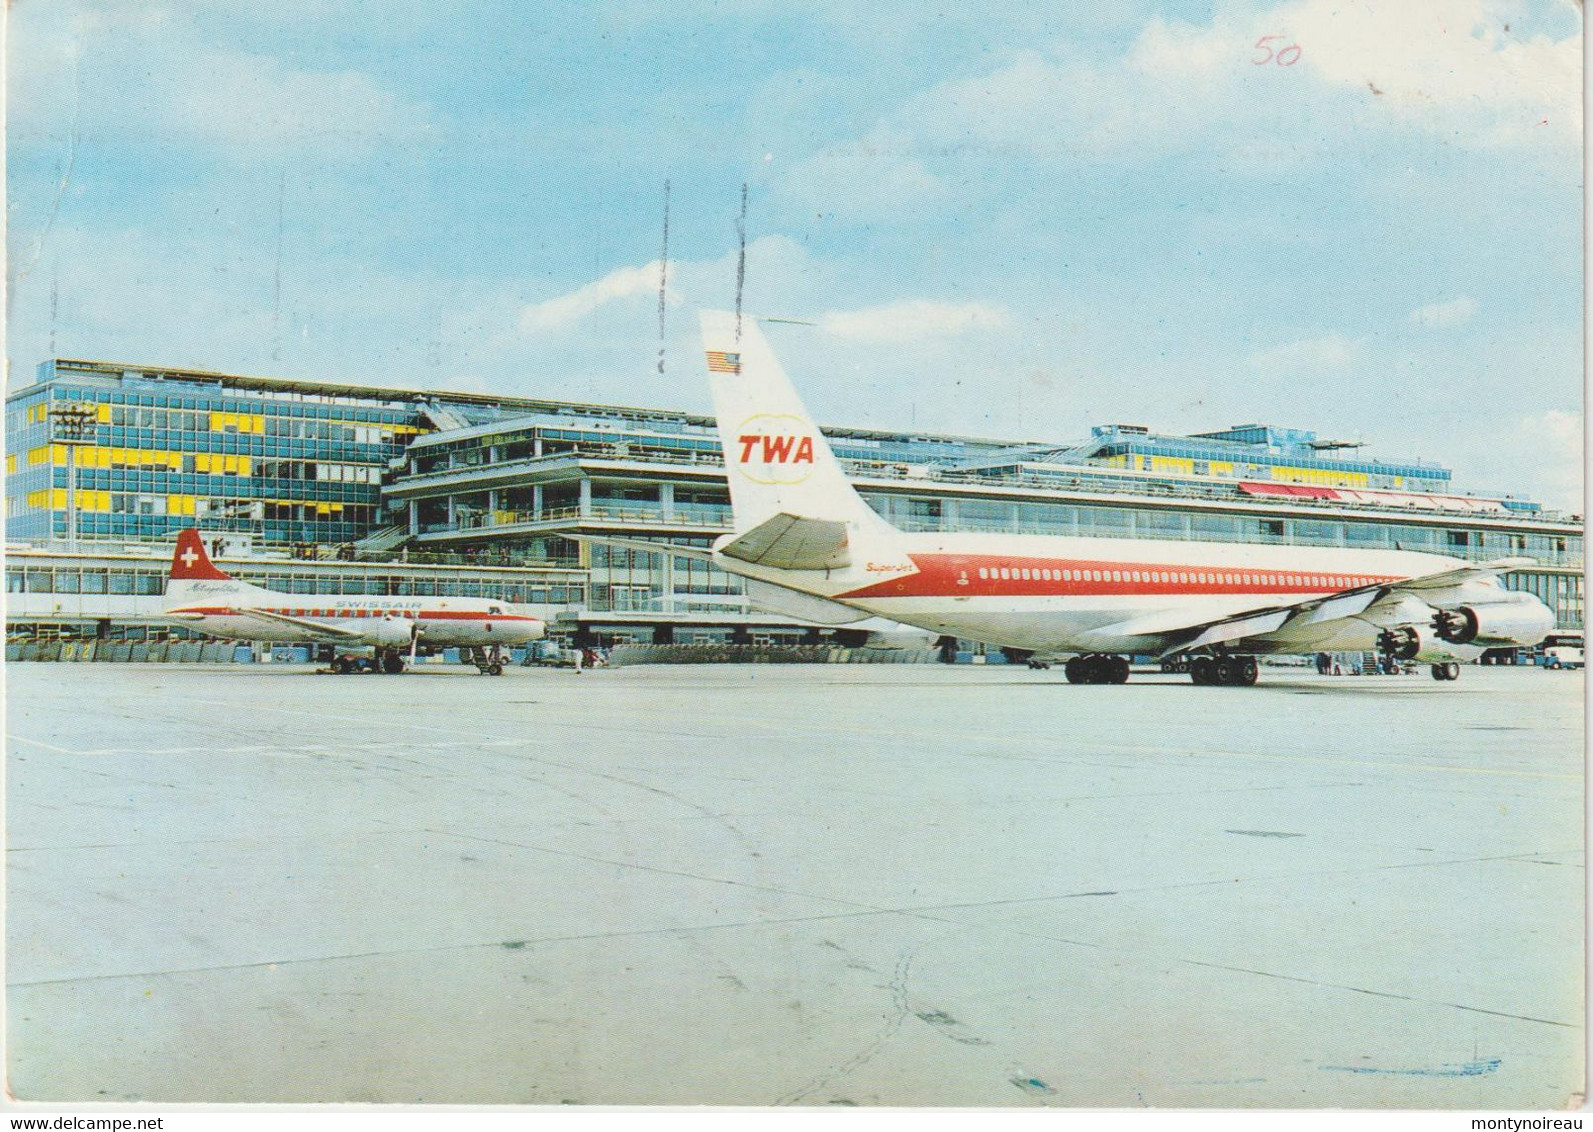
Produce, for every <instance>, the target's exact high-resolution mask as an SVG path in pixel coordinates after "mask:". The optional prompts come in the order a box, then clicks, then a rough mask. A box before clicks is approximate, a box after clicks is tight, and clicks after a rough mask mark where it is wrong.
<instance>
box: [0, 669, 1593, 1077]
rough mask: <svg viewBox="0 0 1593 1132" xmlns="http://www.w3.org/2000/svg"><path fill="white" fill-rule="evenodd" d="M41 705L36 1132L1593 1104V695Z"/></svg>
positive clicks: (815, 682)
mask: <svg viewBox="0 0 1593 1132" xmlns="http://www.w3.org/2000/svg"><path fill="white" fill-rule="evenodd" d="M6 680H7V684H8V686H9V687H8V691H9V709H8V717H9V718H8V721H7V732H8V734H9V740H8V744H7V755H8V757H7V772H8V779H7V790H8V803H9V804H8V869H7V883H8V898H7V925H6V926H7V944H8V947H7V963H6V977H7V984H8V991H9V994H8V1011H9V1016H8V1027H9V1033H8V1039H7V1040H8V1075H9V1087H10V1089H11V1092H12V1094H13V1096H15V1097H17V1098H19V1099H21V1100H24V1101H72V1102H83V1101H107V1102H117V1103H120V1102H128V1101H163V1102H175V1101H231V1102H306V1101H355V1102H402V1103H455V1104H458V1103H483V1104H500V1103H503V1104H547V1105H551V1104H562V1103H580V1104H671V1105H673V1104H702V1103H711V1104H738V1105H971V1106H1041V1105H1056V1106H1113V1107H1134V1106H1197V1107H1198V1106H1222V1107H1244V1106H1262V1105H1266V1106H1284V1107H1324V1106H1350V1107H1353V1106H1416V1107H1430V1108H1466V1109H1487V1108H1501V1107H1504V1108H1513V1109H1548V1108H1557V1107H1564V1106H1566V1105H1567V1104H1571V1103H1575V1099H1576V1098H1575V1094H1578V1093H1580V1091H1581V1090H1582V1088H1583V1071H1582V1067H1583V1059H1584V1054H1583V1049H1584V1012H1583V988H1582V970H1583V965H1582V942H1583V939H1582V937H1583V893H1584V890H1585V884H1584V868H1585V861H1584V855H1583V829H1582V826H1583V802H1582V790H1583V773H1582V772H1583V763H1582V741H1583V734H1582V694H1583V681H1582V677H1581V675H1580V674H1568V673H1550V672H1545V671H1541V670H1537V669H1509V668H1498V669H1495V668H1476V667H1468V668H1466V669H1464V670H1463V672H1462V674H1461V678H1460V680H1459V681H1458V682H1455V683H1439V682H1435V681H1433V680H1431V679H1429V678H1428V677H1427V676H1426V674H1425V672H1424V673H1423V674H1422V675H1420V676H1415V677H1378V678H1351V677H1344V678H1338V679H1334V678H1324V677H1318V676H1316V675H1314V674H1312V673H1309V672H1307V671H1304V670H1299V669H1271V668H1265V669H1263V674H1262V681H1263V683H1262V685H1261V686H1259V687H1256V688H1249V689H1244V688H1198V687H1194V686H1192V685H1190V684H1189V682H1188V680H1187V678H1176V677H1167V676H1156V675H1139V674H1136V676H1135V678H1134V680H1133V682H1131V683H1130V684H1128V685H1127V686H1123V687H1116V686H1108V687H1086V686H1078V687H1075V686H1070V685H1068V684H1066V683H1065V682H1064V681H1063V679H1062V676H1061V673H1060V672H1058V671H1056V670H1052V671H1049V672H1032V671H1029V670H1026V669H1017V668H989V669H981V668H973V667H958V668H950V669H948V668H944V667H940V666H927V665H926V666H865V665H829V666H812V667H803V666H736V667H732V666H722V667H720V666H702V667H667V668H666V667H654V668H631V669H624V670H617V671H606V670H600V671H597V672H588V673H586V674H584V675H579V676H578V675H576V674H574V673H572V672H569V671H544V670H530V669H518V668H516V669H512V670H510V671H509V672H508V673H507V674H506V675H505V676H504V677H502V678H498V679H493V678H488V677H480V676H477V675H475V674H474V672H473V671H472V670H467V669H464V668H458V667H452V668H441V667H437V668H431V669H423V670H422V671H419V672H416V673H414V674H412V675H407V676H402V677H388V676H349V677H334V676H317V675H314V674H313V673H312V672H311V671H310V670H308V669H305V668H298V667H288V666H272V667H265V666H258V667H234V666H214V667H208V666H151V665H126V666H120V665H103V664H48V665H47V664H13V665H10V666H8V667H7V670H6Z"/></svg>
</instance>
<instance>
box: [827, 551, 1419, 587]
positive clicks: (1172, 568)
mask: <svg viewBox="0 0 1593 1132" xmlns="http://www.w3.org/2000/svg"><path fill="white" fill-rule="evenodd" d="M908 557H909V558H911V559H912V562H913V564H914V565H915V566H917V567H918V569H917V571H916V572H914V573H904V574H902V575H901V576H900V577H895V578H885V579H883V580H882V581H879V582H875V583H874V584H872V585H868V586H864V587H862V588H860V589H855V590H849V591H847V592H846V593H842V594H837V595H836V596H837V597H840V598H870V597H1014V596H1024V597H1028V596H1066V597H1093V596H1100V595H1127V596H1142V595H1145V596H1151V595H1158V594H1165V595H1167V596H1169V597H1189V596H1195V595H1206V594H1261V595H1265V594H1283V595H1287V594H1311V593H1324V592H1332V591H1336V590H1352V589H1356V588H1358V587H1361V586H1371V585H1378V584H1381V583H1385V582H1396V581H1402V580H1403V579H1402V578H1400V577H1397V576H1395V575H1391V574H1362V573H1349V572H1346V571H1342V570H1329V571H1322V570H1260V569H1255V568H1251V567H1239V566H1191V565H1171V564H1169V563H1165V562H1099V561H1090V560H1087V559H1057V558H1011V557H1005V556H1000V555H968V554H912V555H909V556H908Z"/></svg>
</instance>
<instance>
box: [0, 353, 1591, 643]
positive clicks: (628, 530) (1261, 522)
mask: <svg viewBox="0 0 1593 1132" xmlns="http://www.w3.org/2000/svg"><path fill="white" fill-rule="evenodd" d="M1071 427H1073V426H1072V423H1071V422H1068V423H1059V424H1058V426H1057V431H1058V432H1065V431H1067V430H1068V429H1069V428H1071ZM825 431H826V433H827V435H829V437H830V438H831V444H832V447H833V448H834V450H835V452H836V455H837V456H838V457H839V458H840V459H841V460H842V461H844V462H845V463H846V465H847V467H848V470H849V471H850V473H851V475H852V476H853V478H854V479H855V481H856V482H857V484H858V487H859V489H860V491H861V492H862V493H863V495H864V496H865V498H867V499H868V501H869V502H870V504H871V505H872V506H873V507H874V508H875V509H876V510H878V511H879V512H880V513H881V514H882V515H883V516H885V517H886V518H887V519H888V520H889V521H891V522H892V523H894V524H895V525H897V526H899V527H902V528H904V529H907V530H915V531H934V530H947V531H952V530H978V531H1009V532H1014V533H1038V534H1067V535H1079V536H1086V537H1087V536H1113V537H1135V538H1165V539H1191V540H1196V541H1201V540H1210V541H1220V542H1230V543H1232V542H1255V543H1266V544H1273V545H1297V546H1342V547H1366V548H1390V549H1395V548H1397V549H1404V550H1419V551H1427V552H1432V553H1439V554H1448V555H1453V556H1456V557H1460V558H1466V559H1473V560H1485V559H1492V558H1499V557H1504V556H1507V555H1525V556H1528V557H1531V558H1534V559H1536V560H1537V565H1536V566H1533V567H1531V568H1529V569H1524V570H1521V571H1517V572H1515V573H1513V574H1511V575H1509V576H1507V578H1506V583H1507V584H1508V585H1510V586H1511V587H1513V588H1516V589H1522V590H1527V591H1530V592H1532V593H1534V594H1536V595H1537V596H1539V597H1540V598H1542V599H1543V600H1544V601H1545V602H1546V603H1547V604H1548V605H1549V606H1550V608H1552V609H1553V610H1554V611H1555V615H1556V619H1557V623H1558V626H1559V627H1560V628H1561V629H1563V630H1567V631H1579V630H1580V629H1581V627H1582V623H1583V587H1582V571H1583V527H1582V517H1581V516H1580V515H1571V514H1564V513H1558V512H1554V511H1552V510H1550V509H1547V508H1545V507H1543V506H1542V505H1540V504H1539V503H1536V502H1533V501H1530V500H1525V499H1518V498H1511V497H1509V496H1501V495H1495V496H1482V495H1475V494H1468V493H1465V492H1462V491H1459V490H1456V489H1455V488H1454V487H1453V486H1452V484H1451V474H1450V472H1449V470H1448V469H1446V468H1442V467H1438V466H1435V465H1433V464H1430V463H1423V462H1419V461H1410V460H1405V461H1393V462H1389V461H1384V460H1374V459H1367V458H1365V457H1364V456H1362V455H1361V454H1360V453H1359V451H1358V450H1357V449H1356V448H1355V446H1353V445H1348V444H1345V443H1342V442H1336V441H1331V440H1321V439H1319V438H1318V437H1317V436H1316V435H1315V434H1314V433H1311V432H1309V431H1303V430H1296V429H1280V428H1273V427H1269V426H1266V425H1261V424H1252V425H1243V426H1236V427H1234V428H1230V429H1225V430H1222V431H1218V432H1211V433H1202V434H1195V435H1168V434H1161V433H1156V432H1153V431H1151V430H1150V429H1149V428H1147V427H1143V426H1138V425H1125V424H1112V425H1105V426H1098V427H1095V428H1093V429H1091V430H1089V435H1088V436H1087V437H1086V438H1084V439H1081V440H1076V441H1073V442H1067V443H1059V442H1054V441H1026V442H1017V441H1006V440H991V439H978V438H970V437H960V436H937V435H927V434H909V433H894V432H885V431H877V430H863V429H849V428H826V429H825ZM6 507H7V510H6V535H7V543H8V551H7V561H6V591H7V593H6V599H7V632H8V637H9V638H11V639H13V640H15V639H18V638H23V639H52V638H56V637H65V638H73V637H85V636H86V637H98V638H101V639H103V638H107V637H110V638H115V639H122V638H139V639H143V638H159V637H162V636H167V635H169V636H172V637H181V636H182V635H183V633H184V631H183V630H181V629H177V628H170V627H167V626H163V625H161V624H160V623H159V621H158V616H157V615H158V614H159V612H160V609H161V605H162V601H161V592H162V588H163V583H164V576H165V569H166V562H167V560H168V557H169V555H170V550H171V546H172V543H173V541H174V538H175V533H176V532H177V531H178V530H181V529H184V528H186V527H190V526H198V527H199V528H200V529H201V531H203V532H205V533H206V537H207V539H211V536H215V537H214V538H213V539H211V541H212V545H213V546H214V547H215V549H216V550H217V551H218V552H219V555H220V558H221V562H222V565H223V567H224V568H225V569H227V570H228V571H229V572H231V573H234V574H236V575H237V576H239V577H241V578H244V579H245V580H248V581H251V582H255V583H256V584H260V585H265V586H269V587H272V588H276V589H283V590H286V591H288V592H293V593H327V594H337V593H391V594H403V595H411V594H426V593H435V594H443V595H460V596H479V597H501V598H504V599H507V600H511V601H519V602H525V603H527V604H532V605H535V606H538V607H540V608H541V609H542V610H543V611H544V612H545V614H546V616H547V617H548V618H549V620H550V623H551V624H552V625H553V628H554V630H555V631H556V632H559V633H561V634H569V635H571V636H575V637H578V638H582V639H591V638H592V637H594V636H596V637H598V638H601V639H604V640H634V641H644V642H672V643H687V644H689V643H708V642H719V641H724V640H737V641H745V640H754V639H757V640H762V639H782V638H789V637H797V638H802V637H806V638H807V639H809V640H811V639H813V638H814V637H815V635H816V634H817V632H818V630H816V629H814V628H812V627H807V626H803V625H801V624H799V623H797V622H793V621H791V620H790V619H789V618H784V617H780V616H775V615H769V614H764V613H760V612H758V611H756V610H752V609H749V608H748V606H747V605H746V603H745V601H744V599H743V598H742V596H741V589H740V584H739V582H738V581H737V580H736V579H735V578H733V577H731V576H729V575H726V574H724V573H722V572H721V571H718V570H716V569H713V568H712V567H709V566H707V565H706V564H705V563H702V562H700V561H696V560H692V559H688V558H685V557H679V556H661V555H652V554H644V553H639V552H630V551H623V550H613V549H610V548H605V547H592V546H591V545H590V544H587V543H581V542H578V541H576V540H574V539H572V538H571V537H569V536H571V535H572V534H580V533H591V534H622V535H633V536H640V537H645V538H648V539H651V540H655V541H656V540H661V539H667V540H670V541H674V542H679V543H685V544H690V545H707V544H708V543H709V542H711V541H712V540H713V539H714V538H715V537H716V536H717V535H719V534H721V533H723V532H725V531H726V530H728V529H729V521H730V508H729V496H728V493H727V489H726V485H725V477H724V469H723V465H722V463H721V460H720V453H719V442H718V438H717V435H716V433H715V431H714V428H713V421H712V420H711V419H710V418H707V417H703V416H698V415H693V414H688V413H684V412H678V411H673V410H668V409H637V408H627V407H621V406H606V405H584V404H575V403H569V402H561V401H554V400H540V399H531V398H518V397H496V396H491V395H485V394H459V393H445V392H422V391H413V390H401V389H386V388H373V387H365V386H355V385H342V384H333V383H322V382H308V381H288V380H277V379H270V378H260V377H247V376H237V375H229V374H219V373H207V372H199V371H192V370H171V369H161V368H152V367H147V366H127V365H121V364H116V363H109V362H98V361H82V360H67V359H53V360H51V361H47V362H45V363H43V364H42V365H41V366H40V367H39V369H38V374H37V380H36V381H35V382H34V383H33V384H31V385H28V386H27V387H26V388H23V389H20V390H18V391H16V392H14V393H12V394H11V395H9V396H8V397H7V401H6Z"/></svg>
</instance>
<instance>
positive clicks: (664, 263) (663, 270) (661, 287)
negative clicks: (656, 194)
mask: <svg viewBox="0 0 1593 1132" xmlns="http://www.w3.org/2000/svg"><path fill="white" fill-rule="evenodd" d="M668 293H669V180H668V179H667V178H666V179H665V180H664V250H663V251H662V252H661V253H660V254H659V256H658V373H659V375H660V376H662V375H663V372H664V308H665V304H666V297H667V295H668Z"/></svg>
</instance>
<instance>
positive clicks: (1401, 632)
mask: <svg viewBox="0 0 1593 1132" xmlns="http://www.w3.org/2000/svg"><path fill="white" fill-rule="evenodd" d="M1377 647H1378V649H1379V650H1380V651H1382V652H1385V653H1387V654H1388V655H1389V656H1391V657H1393V658H1394V659H1395V660H1419V661H1422V662H1423V663H1426V664H1447V663H1449V662H1450V661H1466V662H1470V661H1473V660H1476V659H1477V658H1478V657H1479V656H1481V655H1482V653H1483V648H1482V646H1480V645H1473V644H1465V643H1462V642H1458V641H1448V640H1444V639H1442V638H1440V637H1439V636H1438V634H1437V633H1436V632H1435V631H1434V630H1433V629H1432V628H1430V627H1429V626H1426V625H1401V626H1400V627H1399V628H1397V629H1385V630H1383V632H1381V633H1379V634H1378V635H1377Z"/></svg>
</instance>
